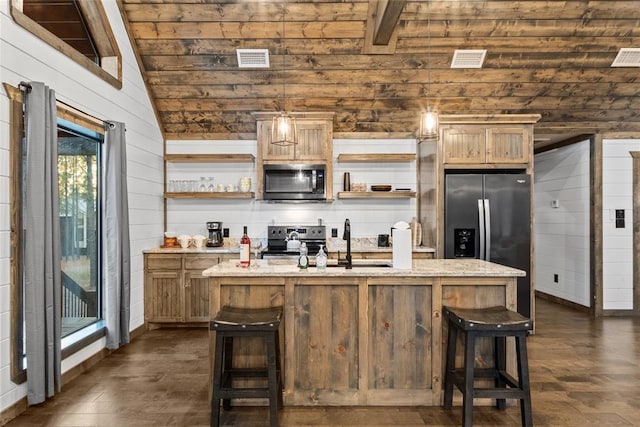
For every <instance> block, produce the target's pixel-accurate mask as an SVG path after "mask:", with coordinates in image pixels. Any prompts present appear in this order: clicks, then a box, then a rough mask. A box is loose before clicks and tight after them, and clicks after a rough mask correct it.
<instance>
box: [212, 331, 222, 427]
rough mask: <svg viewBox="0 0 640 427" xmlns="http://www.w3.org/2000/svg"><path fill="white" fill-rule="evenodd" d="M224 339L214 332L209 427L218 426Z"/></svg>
mask: <svg viewBox="0 0 640 427" xmlns="http://www.w3.org/2000/svg"><path fill="white" fill-rule="evenodd" d="M223 341H224V337H222V336H221V334H220V332H216V345H215V351H214V360H213V378H212V381H211V382H212V384H213V388H212V390H211V427H218V426H219V425H220V387H221V381H222V358H223V355H222V352H223Z"/></svg>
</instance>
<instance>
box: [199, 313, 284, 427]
mask: <svg viewBox="0 0 640 427" xmlns="http://www.w3.org/2000/svg"><path fill="white" fill-rule="evenodd" d="M281 318H282V307H268V308H258V309H255V308H253V309H252V308H235V307H230V306H224V307H222V308H221V309H220V311H218V313H217V314H216V316H215V318H214V319H213V320H212V321H211V322H210V324H209V329H210V330H212V331H215V332H216V340H215V350H214V362H213V381H212V382H213V389H212V395H211V426H212V427H217V426H219V424H220V400H222V405H223V407H224V409H225V410H229V409H231V399H232V398H264V397H266V398H268V399H269V419H270V424H271V427H276V426H277V425H278V407H279V406H282V376H281V375H282V374H281V365H280V342H279V341H280V340H279V333H278V328H279V326H280V319H281ZM235 337H261V338H264V341H265V344H266V349H267V363H266V365H267V366H266V368H262V367H261V368H242V369H241V368H233V339H234V338H235ZM256 377H264V378H266V379H267V387H234V386H233V380H234V379H235V378H256Z"/></svg>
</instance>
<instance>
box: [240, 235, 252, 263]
mask: <svg viewBox="0 0 640 427" xmlns="http://www.w3.org/2000/svg"><path fill="white" fill-rule="evenodd" d="M250 264H251V239H249V235H248V234H247V226H246V225H245V226H244V229H243V231H242V237H241V238H240V266H241V267H249V265H250Z"/></svg>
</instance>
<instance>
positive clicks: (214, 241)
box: [207, 222, 224, 247]
mask: <svg viewBox="0 0 640 427" xmlns="http://www.w3.org/2000/svg"><path fill="white" fill-rule="evenodd" d="M207 230H209V238H208V239H207V246H208V247H215V246H222V245H223V244H224V242H223V241H222V223H221V222H207Z"/></svg>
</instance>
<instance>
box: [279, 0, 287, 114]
mask: <svg viewBox="0 0 640 427" xmlns="http://www.w3.org/2000/svg"><path fill="white" fill-rule="evenodd" d="M284 15H285V5H284V0H282V40H281V43H280V45H281V48H282V111H283V112H286V111H287V105H286V102H287V95H286V93H287V92H286V85H285V81H284V75H285V69H286V68H287V66H286V60H287V59H286V58H287V55H286V53H285V47H284V41H285V25H284Z"/></svg>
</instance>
